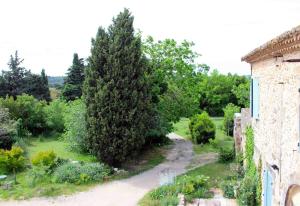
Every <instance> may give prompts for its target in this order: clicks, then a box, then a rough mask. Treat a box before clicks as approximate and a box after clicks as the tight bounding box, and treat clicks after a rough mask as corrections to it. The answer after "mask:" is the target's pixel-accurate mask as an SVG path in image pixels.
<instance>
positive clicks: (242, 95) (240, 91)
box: [232, 80, 250, 108]
mask: <svg viewBox="0 0 300 206" xmlns="http://www.w3.org/2000/svg"><path fill="white" fill-rule="evenodd" d="M232 93H233V94H234V95H235V96H236V98H237V100H238V105H239V106H241V107H243V108H249V107H250V99H249V98H250V81H249V80H248V81H247V82H245V83H241V84H239V85H238V86H236V85H235V86H234V87H233V88H232Z"/></svg>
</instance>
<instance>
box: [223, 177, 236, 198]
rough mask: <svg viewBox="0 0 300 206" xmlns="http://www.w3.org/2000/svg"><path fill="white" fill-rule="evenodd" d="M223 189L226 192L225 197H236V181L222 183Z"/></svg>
mask: <svg viewBox="0 0 300 206" xmlns="http://www.w3.org/2000/svg"><path fill="white" fill-rule="evenodd" d="M221 187H222V190H223V192H224V197H226V198H231V199H232V198H235V194H234V189H235V187H236V183H235V182H233V181H224V182H223V184H222V185H221Z"/></svg>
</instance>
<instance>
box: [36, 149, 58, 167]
mask: <svg viewBox="0 0 300 206" xmlns="http://www.w3.org/2000/svg"><path fill="white" fill-rule="evenodd" d="M55 161H56V154H55V153H54V152H53V151H43V152H39V153H37V154H36V155H34V156H33V158H32V160H31V162H32V164H33V165H34V166H45V167H48V168H51V167H53V166H54V165H55Z"/></svg>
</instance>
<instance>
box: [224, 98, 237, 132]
mask: <svg viewBox="0 0 300 206" xmlns="http://www.w3.org/2000/svg"><path fill="white" fill-rule="evenodd" d="M240 110H241V108H240V107H238V106H235V105H234V104H232V103H229V104H228V105H226V107H225V108H224V109H223V111H224V120H223V130H224V131H225V132H226V133H227V135H230V136H232V135H233V127H234V114H235V113H239V112H240Z"/></svg>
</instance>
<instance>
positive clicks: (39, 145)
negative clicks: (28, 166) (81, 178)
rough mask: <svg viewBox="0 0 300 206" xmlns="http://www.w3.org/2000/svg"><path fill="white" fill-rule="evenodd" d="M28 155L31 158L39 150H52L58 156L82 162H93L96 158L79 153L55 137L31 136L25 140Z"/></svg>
mask: <svg viewBox="0 0 300 206" xmlns="http://www.w3.org/2000/svg"><path fill="white" fill-rule="evenodd" d="M27 144H28V146H27V152H28V157H29V158H30V159H31V158H32V157H33V156H34V155H35V154H37V153H38V152H41V151H47V150H53V151H54V152H55V153H56V155H57V156H58V157H61V158H64V159H71V160H76V161H83V162H95V161H96V158H95V157H94V156H92V155H88V154H79V153H76V152H72V151H70V150H69V149H68V144H67V143H66V142H64V141H62V140H59V139H58V138H57V137H51V138H31V139H30V140H29V141H28V142H27Z"/></svg>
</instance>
